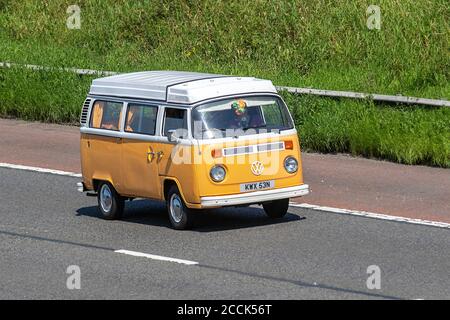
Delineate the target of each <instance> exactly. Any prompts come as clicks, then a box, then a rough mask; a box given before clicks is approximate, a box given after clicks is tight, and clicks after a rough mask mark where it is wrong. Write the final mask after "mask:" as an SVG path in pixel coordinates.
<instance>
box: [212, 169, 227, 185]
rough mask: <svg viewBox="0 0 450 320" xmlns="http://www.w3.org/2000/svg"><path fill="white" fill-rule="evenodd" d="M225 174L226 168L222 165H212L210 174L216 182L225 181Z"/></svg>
mask: <svg viewBox="0 0 450 320" xmlns="http://www.w3.org/2000/svg"><path fill="white" fill-rule="evenodd" d="M225 174H226V172H225V168H224V167H222V166H220V165H217V166H214V167H212V168H211V171H210V172H209V176H210V177H211V179H213V181H215V182H221V181H223V179H225Z"/></svg>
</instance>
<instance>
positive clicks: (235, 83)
mask: <svg viewBox="0 0 450 320" xmlns="http://www.w3.org/2000/svg"><path fill="white" fill-rule="evenodd" d="M80 122H81V128H80V131H81V141H80V148H81V166H82V177H83V178H82V182H80V183H79V184H78V190H79V191H81V192H85V191H87V192H90V194H96V196H97V197H98V207H99V210H100V212H101V214H102V216H103V217H104V218H105V219H118V218H120V216H121V215H122V213H123V211H124V207H125V201H126V200H132V199H134V198H148V199H156V200H162V201H165V202H166V203H167V211H168V216H169V219H170V222H171V224H172V226H173V227H174V228H175V229H186V228H188V227H189V225H190V222H191V220H192V219H191V218H192V215H193V214H195V212H196V211H197V210H201V209H204V208H217V207H224V206H244V205H251V204H261V205H262V206H263V208H264V210H265V212H266V214H267V215H268V216H269V217H271V218H279V217H282V216H284V215H285V214H286V212H287V210H288V206H289V198H292V197H299V196H303V195H306V194H307V193H308V192H309V189H308V185H306V184H304V183H303V175H302V166H301V157H300V145H299V141H298V137H297V131H296V129H295V126H294V123H293V120H292V117H291V115H290V114H289V111H288V109H287V107H286V104H285V103H284V101H283V99H282V98H281V97H280V96H279V95H278V94H277V91H276V89H275V87H274V86H273V84H272V82H271V81H268V80H262V79H256V78H252V77H235V76H223V75H215V74H204V73H193V72H175V71H149V72H137V73H129V74H121V75H115V76H110V77H105V78H100V79H96V80H94V81H93V82H92V86H91V88H90V92H89V95H88V97H87V99H86V101H85V102H84V106H83V109H82V113H81V121H80Z"/></svg>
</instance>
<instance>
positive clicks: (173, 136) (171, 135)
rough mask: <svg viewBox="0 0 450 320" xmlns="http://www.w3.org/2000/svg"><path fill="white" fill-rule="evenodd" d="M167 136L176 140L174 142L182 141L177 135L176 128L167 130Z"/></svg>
mask: <svg viewBox="0 0 450 320" xmlns="http://www.w3.org/2000/svg"><path fill="white" fill-rule="evenodd" d="M167 137H168V138H169V141H170V142H174V143H178V142H180V138H179V137H177V134H176V130H169V131H167Z"/></svg>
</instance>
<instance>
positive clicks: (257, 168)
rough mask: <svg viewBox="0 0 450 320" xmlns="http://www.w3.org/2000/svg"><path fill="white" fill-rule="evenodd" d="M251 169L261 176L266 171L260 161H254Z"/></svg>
mask: <svg viewBox="0 0 450 320" xmlns="http://www.w3.org/2000/svg"><path fill="white" fill-rule="evenodd" d="M251 169H252V172H253V174H254V175H255V176H259V175H261V173H262V172H263V171H264V165H263V164H262V163H261V162H260V161H255V162H253V163H252V166H251Z"/></svg>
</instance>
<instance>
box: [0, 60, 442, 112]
mask: <svg viewBox="0 0 450 320" xmlns="http://www.w3.org/2000/svg"><path fill="white" fill-rule="evenodd" d="M0 67H1V68H11V67H21V68H27V69H31V70H44V71H52V70H58V71H65V72H73V73H76V74H79V75H98V76H112V75H115V74H119V72H114V71H100V70H92V69H78V68H54V67H45V66H39V65H33V64H18V63H9V62H0ZM276 88H277V90H279V91H288V92H290V93H295V94H310V95H316V96H323V97H333V98H349V99H370V100H374V101H382V102H391V103H402V104H417V105H426V106H433V107H450V101H449V100H442V99H428V98H418V97H409V96H402V95H395V96H392V95H385V94H378V93H362V92H352V91H336V90H321V89H312V88H296V87H286V86H276Z"/></svg>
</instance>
